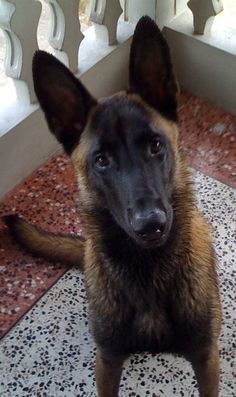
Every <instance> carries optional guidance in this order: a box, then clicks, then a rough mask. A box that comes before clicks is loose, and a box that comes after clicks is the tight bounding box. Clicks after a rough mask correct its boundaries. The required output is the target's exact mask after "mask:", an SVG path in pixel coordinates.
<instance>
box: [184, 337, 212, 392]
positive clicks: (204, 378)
mask: <svg viewBox="0 0 236 397" xmlns="http://www.w3.org/2000/svg"><path fill="white" fill-rule="evenodd" d="M190 361H191V362H192V366H193V369H194V371H195V375H196V378H197V382H198V386H199V391H200V397H218V395H219V350H218V346H217V343H216V342H215V343H214V344H212V346H210V348H209V349H207V351H202V352H201V350H200V351H199V353H198V354H197V355H194V356H193V357H192V358H191V360H190Z"/></svg>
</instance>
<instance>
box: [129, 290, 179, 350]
mask: <svg viewBox="0 0 236 397" xmlns="http://www.w3.org/2000/svg"><path fill="white" fill-rule="evenodd" d="M147 297H149V299H150V300H149V301H145V302H144V301H143V300H142V296H141V295H140V296H139V297H138V296H137V299H136V302H135V303H136V304H135V310H134V315H133V317H132V326H131V332H130V335H129V337H128V341H129V342H128V343H129V344H130V349H131V351H139V350H140V351H142V350H146V351H151V352H158V351H163V350H169V349H171V346H172V340H173V335H172V333H173V328H172V326H171V319H170V316H169V313H168V311H167V310H166V304H165V303H166V302H165V300H163V299H160V298H158V296H156V295H155V294H154V293H153V294H150V291H149V294H148V295H147Z"/></svg>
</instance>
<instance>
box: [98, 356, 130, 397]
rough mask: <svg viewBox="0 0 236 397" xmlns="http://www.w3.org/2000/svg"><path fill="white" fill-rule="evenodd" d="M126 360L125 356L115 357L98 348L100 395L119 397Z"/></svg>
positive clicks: (102, 396)
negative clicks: (123, 366)
mask: <svg viewBox="0 0 236 397" xmlns="http://www.w3.org/2000/svg"><path fill="white" fill-rule="evenodd" d="M124 360H125V357H124V356H122V357H114V356H113V355H108V354H106V353H103V352H102V351H101V350H99V349H98V351H97V355H96V385H97V391H98V396H99V397H118V393H119V384H120V378H121V373H122V364H123V362H124Z"/></svg>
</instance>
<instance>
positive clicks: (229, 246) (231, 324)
mask: <svg viewBox="0 0 236 397" xmlns="http://www.w3.org/2000/svg"><path fill="white" fill-rule="evenodd" d="M194 176H195V179H196V190H197V192H198V206H199V207H200V209H201V210H202V211H203V213H204V214H205V216H206V217H207V219H208V220H209V222H210V223H211V224H212V225H213V228H214V233H215V238H216V252H217V256H218V259H219V269H218V273H219V279H220V290H221V296H222V304H223V327H222V333H221V337H220V354H221V384H220V397H235V396H236V354H235V353H236V313H235V301H236V263H235V257H236V256H235V242H236V236H235V215H236V214H235V212H236V192H235V190H234V189H232V188H230V187H228V186H226V185H224V184H221V183H220V182H217V181H215V180H213V179H211V178H209V177H207V176H204V175H202V174H201V173H195V172H194ZM94 357H95V346H94V343H93V341H92V339H91V336H90V333H89V326H88V318H87V303H86V297H85V289H84V284H83V274H81V273H80V272H79V271H78V270H77V269H75V268H72V269H70V270H69V271H68V272H67V273H66V274H65V275H64V276H62V278H61V279H60V280H59V281H58V282H57V283H56V284H55V285H54V286H53V287H52V288H51V290H50V291H49V292H48V293H47V294H45V295H44V297H43V298H42V299H41V300H40V301H39V302H38V303H37V304H36V305H35V306H34V307H33V308H32V309H31V310H30V311H29V312H28V314H26V316H25V317H24V318H23V319H22V320H21V321H20V322H19V323H18V324H17V325H16V327H14V328H13V329H12V330H11V331H10V332H9V333H8V334H7V335H6V336H5V338H4V339H2V341H1V343H0V395H1V397H12V396H14V397H31V396H39V397H43V396H45V397H72V396H73V397H76V396H77V397H95V396H96V392H95V381H94ZM120 396H121V397H132V396H133V397H144V396H145V397H146V396H147V397H148V396H150V397H161V396H163V397H174V396H182V397H197V396H198V392H197V389H196V381H195V379H194V377H193V372H192V369H191V367H190V364H189V363H188V362H187V361H185V360H184V359H182V358H180V357H173V356H170V355H150V354H137V355H134V356H131V357H130V359H129V360H128V361H127V362H126V363H125V366H124V372H123V376H122V380H121V388H120Z"/></svg>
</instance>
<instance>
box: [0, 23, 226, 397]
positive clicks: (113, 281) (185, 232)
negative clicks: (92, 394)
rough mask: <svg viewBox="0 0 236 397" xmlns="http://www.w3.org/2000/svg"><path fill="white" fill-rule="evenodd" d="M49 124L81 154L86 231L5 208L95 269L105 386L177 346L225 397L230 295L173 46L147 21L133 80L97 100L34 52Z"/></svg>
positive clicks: (53, 249) (43, 252)
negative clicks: (184, 142) (134, 360)
mask: <svg viewBox="0 0 236 397" xmlns="http://www.w3.org/2000/svg"><path fill="white" fill-rule="evenodd" d="M33 79H34V86H35V92H36V95H37V97H38V100H39V103H40V105H41V108H42V110H43V112H44V114H45V117H46V120H47V123H48V126H49V129H50V130H51V132H52V133H53V134H54V135H55V136H56V138H57V139H58V141H59V142H60V143H61V144H62V145H63V148H64V150H65V152H66V153H67V154H68V155H69V156H70V157H71V160H72V163H73V165H74V168H75V172H76V180H77V183H78V189H79V193H80V199H79V201H80V204H79V210H80V215H81V218H82V220H83V222H84V224H85V225H86V233H85V238H84V239H79V238H75V237H70V236H63V235H53V234H50V233H47V232H46V231H43V230H41V229H40V228H37V227H34V226H32V225H30V224H29V223H27V222H26V221H24V220H23V219H21V218H19V217H18V216H17V215H9V216H7V217H6V218H5V222H6V224H7V225H8V227H9V229H10V231H11V233H12V234H13V235H14V237H15V239H16V240H17V241H18V242H19V243H20V244H22V245H23V246H24V247H25V248H27V249H28V250H29V251H30V252H32V253H34V254H37V255H39V256H42V257H45V258H47V259H48V260H52V261H62V262H66V263H70V264H75V263H79V264H80V266H81V269H83V271H84V273H85V280H86V288H87V297H88V302H89V314H90V319H91V332H92V335H93V338H94V340H95V343H96V346H97V354H96V385H97V391H98V396H99V397H117V396H118V393H119V382H120V378H121V373H122V365H123V363H124V360H125V359H126V358H127V357H128V356H129V355H131V354H133V353H134V352H142V351H147V352H151V353H159V352H168V353H173V354H180V355H182V356H184V357H185V358H186V359H187V360H189V361H190V362H191V364H192V367H193V369H194V371H195V374H196V378H197V382H198V386H199V391H200V396H201V397H217V396H218V388H219V387H218V386H219V352H218V343H217V341H218V336H219V332H220V327H221V305H220V298H219V291H218V281H217V274H216V260H215V254H214V249H213V244H212V241H211V233H210V228H209V226H208V225H207V223H206V222H205V220H204V219H203V218H202V216H201V214H200V213H199V212H198V210H197V209H196V206H195V202H194V195H193V190H192V185H191V181H190V176H189V172H188V170H187V167H186V165H185V161H184V158H183V154H182V152H181V150H180V148H179V145H178V115H177V95H178V89H177V84H176V79H175V76H174V72H173V67H172V62H171V57H170V51H169V48H168V45H167V43H166V41H165V39H164V37H163V36H162V34H161V32H160V30H159V29H158V27H157V25H156V24H155V22H154V21H152V20H151V19H150V18H149V17H147V16H146V17H142V18H141V19H140V21H139V22H138V24H137V26H136V29H135V32H134V36H133V41H132V44H131V50H130V86H129V90H128V91H127V92H120V93H118V94H116V95H114V96H110V97H108V98H105V99H102V100H101V101H99V102H98V101H97V100H95V99H94V98H93V97H92V96H91V95H90V93H89V92H88V91H87V89H86V88H85V87H84V86H83V85H82V83H81V82H80V81H79V80H78V79H76V78H75V76H74V75H73V74H72V73H71V72H70V71H69V70H68V69H67V68H66V67H65V66H64V65H63V64H62V63H61V62H59V61H58V60H57V59H56V58H54V57H53V56H52V55H49V54H47V53H45V52H43V51H38V52H36V54H35V56H34V59H33Z"/></svg>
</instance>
